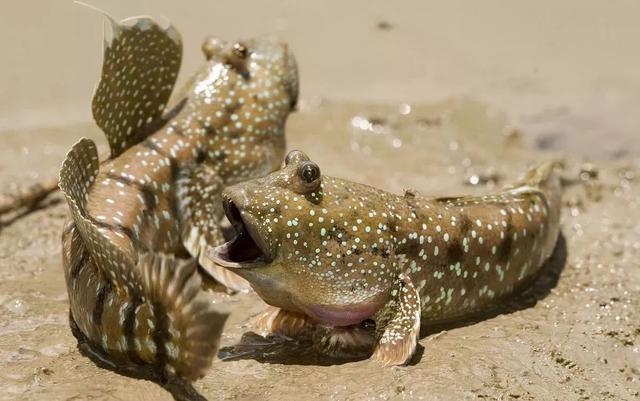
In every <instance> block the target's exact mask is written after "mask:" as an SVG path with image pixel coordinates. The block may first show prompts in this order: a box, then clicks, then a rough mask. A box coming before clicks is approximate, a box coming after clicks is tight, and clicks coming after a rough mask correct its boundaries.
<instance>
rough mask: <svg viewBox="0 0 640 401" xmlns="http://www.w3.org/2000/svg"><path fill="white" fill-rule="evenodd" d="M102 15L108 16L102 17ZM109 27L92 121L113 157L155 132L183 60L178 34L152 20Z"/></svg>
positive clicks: (141, 18) (127, 20) (139, 20)
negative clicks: (109, 33) (104, 138)
mask: <svg viewBox="0 0 640 401" xmlns="http://www.w3.org/2000/svg"><path fill="white" fill-rule="evenodd" d="M105 15H106V14H105ZM106 17H107V18H108V20H109V21H110V23H111V27H112V31H113V37H112V38H110V39H105V51H104V61H103V65H102V75H101V77H100V83H99V84H98V87H97V89H96V92H95V94H94V96H93V101H92V104H91V108H92V111H93V118H94V119H95V120H96V123H97V124H98V126H99V127H100V128H101V129H102V131H103V132H104V133H105V135H106V137H107V141H108V142H109V146H110V148H111V157H115V156H117V155H119V154H120V153H122V152H124V151H125V150H126V149H128V148H129V147H131V146H132V145H135V144H136V143H138V142H140V141H142V140H143V139H145V138H146V137H147V136H148V135H150V134H152V133H153V131H155V130H157V129H159V128H160V127H161V126H162V123H163V122H164V121H163V119H162V115H163V113H164V111H165V107H166V105H167V102H168V101H169V97H170V96H171V91H172V90H173V86H174V84H175V82H176V79H177V77H178V70H179V69H180V63H181V60H182V41H181V39H180V34H179V33H178V32H177V31H176V30H175V28H173V26H169V27H168V28H166V29H164V28H162V27H160V25H158V23H157V22H156V21H155V20H153V19H152V18H150V17H135V18H128V19H125V20H123V21H121V22H116V21H115V20H113V19H112V18H111V17H109V16H108V15H106Z"/></svg>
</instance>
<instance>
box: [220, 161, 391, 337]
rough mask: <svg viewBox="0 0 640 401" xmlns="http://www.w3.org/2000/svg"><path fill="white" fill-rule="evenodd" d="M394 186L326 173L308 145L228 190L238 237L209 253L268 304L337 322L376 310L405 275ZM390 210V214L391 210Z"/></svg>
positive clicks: (229, 215)
mask: <svg viewBox="0 0 640 401" xmlns="http://www.w3.org/2000/svg"><path fill="white" fill-rule="evenodd" d="M385 196H387V195H386V193H383V192H382V191H378V190H375V189H374V188H371V187H368V186H365V185H361V184H356V183H353V182H349V181H346V180H341V179H338V178H333V177H329V176H323V175H322V174H321V172H320V168H319V166H318V165H317V164H316V163H314V162H313V161H311V160H310V159H309V158H308V157H307V156H306V155H305V154H304V153H302V152H300V151H292V152H290V153H289V154H288V155H287V157H286V160H285V165H284V166H283V168H282V169H280V170H278V171H276V172H273V173H271V174H270V175H268V176H266V177H263V178H259V179H255V180H250V181H245V182H243V183H240V184H237V185H234V186H231V187H228V188H227V189H225V191H224V192H223V202H224V209H225V213H226V215H227V218H228V219H229V221H230V222H231V223H232V225H233V227H234V228H235V230H236V232H237V235H236V237H235V238H234V239H232V240H231V241H229V242H227V243H226V244H223V245H220V246H218V247H214V248H210V249H209V251H208V256H209V258H210V259H211V260H212V261H213V262H214V263H216V264H218V265H220V266H223V267H225V268H227V269H229V270H231V271H233V272H234V273H236V274H238V275H240V276H241V277H243V278H245V279H246V280H247V281H249V283H250V284H251V286H252V287H253V289H254V290H255V291H256V292H257V293H258V295H259V296H260V297H261V298H262V299H263V300H265V301H266V302H267V303H269V304H271V305H273V306H277V307H280V308H283V309H286V310H290V311H296V312H302V313H305V314H307V315H308V316H310V317H312V318H313V319H315V320H316V321H319V322H321V323H323V324H327V325H332V326H346V325H350V324H356V323H359V322H361V321H363V320H366V319H368V318H369V317H371V316H372V315H373V314H374V313H375V312H376V311H377V310H378V309H379V308H380V307H381V306H382V305H383V304H384V303H385V302H386V301H387V299H388V294H389V288H390V286H391V285H392V282H393V278H394V276H395V275H396V274H397V268H398V266H397V262H396V258H395V256H394V255H393V250H392V246H391V243H392V241H393V236H392V233H391V231H390V230H389V228H390V224H389V221H388V218H387V217H386V216H387V214H386V213H384V212H383V213H380V207H383V208H384V207H385V206H384V203H382V204H381V202H384V197H385ZM383 214H384V216H383Z"/></svg>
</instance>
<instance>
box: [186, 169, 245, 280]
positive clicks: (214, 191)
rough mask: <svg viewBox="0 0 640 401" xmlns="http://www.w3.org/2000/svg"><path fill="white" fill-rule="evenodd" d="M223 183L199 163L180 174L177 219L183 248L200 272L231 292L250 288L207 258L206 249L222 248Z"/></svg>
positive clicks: (213, 171) (216, 175)
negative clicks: (195, 262) (191, 257)
mask: <svg viewBox="0 0 640 401" xmlns="http://www.w3.org/2000/svg"><path fill="white" fill-rule="evenodd" d="M222 184H223V183H222V180H221V179H220V177H219V176H218V174H217V172H216V171H215V170H214V169H213V168H212V167H210V166H208V165H205V164H200V165H197V166H193V167H191V168H187V169H185V170H184V171H182V172H181V174H180V177H179V178H178V181H177V186H178V188H177V192H176V194H177V197H178V218H179V220H180V227H181V231H182V238H183V244H184V247H185V248H186V249H187V251H188V252H189V253H190V254H191V256H193V257H194V258H196V259H197V260H198V263H200V266H202V268H203V270H204V271H205V272H206V273H207V274H208V275H210V276H211V277H213V278H214V279H215V280H216V281H218V282H219V283H221V284H222V285H224V286H225V287H227V288H230V289H232V290H234V291H246V290H249V288H251V287H250V286H249V283H248V282H247V281H246V280H245V279H243V278H242V277H240V276H238V275H236V274H234V273H232V272H230V271H229V270H228V269H225V268H223V267H221V266H218V265H216V264H215V263H213V262H212V261H211V260H210V259H209V258H208V257H207V255H206V250H207V249H208V248H209V247H212V246H216V245H221V244H223V243H224V241H225V239H224V237H223V235H222V228H221V226H220V223H221V221H223V220H224V219H225V217H224V210H223V208H222V198H221V193H222V189H223V185H222Z"/></svg>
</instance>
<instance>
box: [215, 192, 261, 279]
mask: <svg viewBox="0 0 640 401" xmlns="http://www.w3.org/2000/svg"><path fill="white" fill-rule="evenodd" d="M223 206H224V212H225V214H226V215H227V218H228V219H229V222H231V225H232V226H233V228H234V229H235V231H236V236H235V238H233V239H232V240H231V241H229V242H227V243H225V244H222V245H220V246H216V247H214V248H211V249H210V250H209V255H208V256H209V258H210V259H211V260H212V261H213V262H214V263H216V264H218V265H220V266H223V267H231V268H236V269H237V268H247V267H258V266H261V265H265V264H267V263H269V262H270V261H271V258H270V256H269V252H268V250H267V249H268V248H267V246H266V245H265V243H264V241H263V240H262V238H261V237H260V235H259V234H258V232H257V229H256V227H255V225H256V222H254V221H253V218H252V217H251V216H246V215H245V216H244V217H243V214H242V212H241V211H240V209H238V207H237V206H236V204H235V203H233V201H232V200H230V199H225V200H224V205H223Z"/></svg>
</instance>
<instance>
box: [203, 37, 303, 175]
mask: <svg viewBox="0 0 640 401" xmlns="http://www.w3.org/2000/svg"><path fill="white" fill-rule="evenodd" d="M202 48H203V51H204V53H205V55H206V56H207V59H208V60H209V62H208V66H209V67H208V70H207V71H206V72H205V73H204V76H202V77H200V78H199V79H198V82H199V84H198V85H196V92H198V93H201V92H202V93H204V95H206V96H210V97H211V99H210V100H209V103H210V104H212V105H214V106H216V107H218V105H219V106H221V107H222V108H223V110H221V111H220V115H221V116H222V115H224V116H225V117H224V119H225V120H226V121H227V125H228V127H226V128H227V130H226V131H224V133H225V135H228V136H233V135H237V134H238V133H242V134H243V136H244V140H245V142H247V143H248V144H247V149H248V150H251V151H247V150H245V149H240V150H239V152H236V155H235V157H241V158H242V160H240V161H239V163H240V164H242V165H245V166H261V167H254V168H253V169H252V170H256V171H258V173H259V174H253V175H251V176H244V177H238V178H239V179H240V178H241V179H243V180H244V179H247V178H253V177H256V176H261V175H265V174H268V173H270V172H272V171H274V170H276V169H278V168H279V167H280V163H281V161H282V159H283V157H284V152H285V136H284V126H285V122H286V119H287V117H288V115H289V113H290V112H292V111H294V110H295V108H296V105H297V101H298V86H299V84H298V82H299V81H298V68H297V63H296V59H295V57H294V55H293V53H292V52H291V51H290V49H289V46H288V44H287V43H284V42H281V41H278V40H276V39H274V38H271V37H261V38H255V39H248V40H243V41H235V42H233V41H225V40H222V39H219V38H216V37H210V38H208V39H206V40H205V42H204V43H203V46H202ZM232 145H233V146H234V147H241V148H242V147H243V146H244V143H240V144H235V145H234V144H232ZM249 145H250V146H249Z"/></svg>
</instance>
